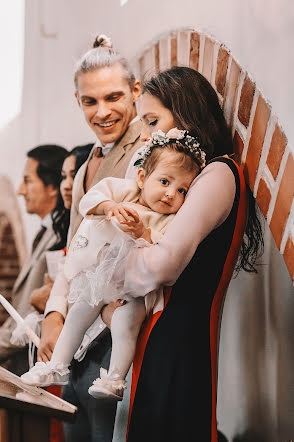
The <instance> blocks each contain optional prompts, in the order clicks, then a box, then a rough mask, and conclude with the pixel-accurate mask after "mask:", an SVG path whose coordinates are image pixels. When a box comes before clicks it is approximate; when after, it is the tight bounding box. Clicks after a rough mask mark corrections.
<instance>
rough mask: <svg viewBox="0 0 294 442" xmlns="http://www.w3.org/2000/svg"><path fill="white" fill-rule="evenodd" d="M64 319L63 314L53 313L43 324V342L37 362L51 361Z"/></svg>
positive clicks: (41, 342) (41, 341)
mask: <svg viewBox="0 0 294 442" xmlns="http://www.w3.org/2000/svg"><path fill="white" fill-rule="evenodd" d="M63 323H64V318H63V316H62V315H61V313H58V312H51V313H49V314H48V315H47V316H46V318H45V319H44V320H43V322H42V331H41V340H40V345H39V348H38V355H37V360H38V361H39V362H41V361H43V362H47V361H50V359H51V356H52V353H53V350H54V347H55V344H56V341H57V339H58V337H59V335H60V333H61V330H62V328H63Z"/></svg>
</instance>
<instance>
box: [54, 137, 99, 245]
mask: <svg viewBox="0 0 294 442" xmlns="http://www.w3.org/2000/svg"><path fill="white" fill-rule="evenodd" d="M92 147H93V144H85V145H81V146H76V147H74V148H73V149H72V150H71V151H69V152H68V154H67V155H66V158H67V157H69V156H71V155H74V156H75V173H77V171H78V170H79V168H80V167H81V165H82V164H83V163H84V162H85V161H86V159H87V158H88V156H89V153H90V151H91V149H92ZM61 179H62V178H60V181H61ZM51 217H52V228H53V230H54V233H55V235H56V237H57V241H56V243H55V244H54V245H53V246H52V247H51V249H50V250H60V249H63V248H64V247H65V246H66V240H67V233H68V228H69V222H70V209H66V208H65V207H64V203H63V199H62V196H61V193H60V191H59V192H58V196H57V202H56V206H55V209H54V210H53V212H52V213H51Z"/></svg>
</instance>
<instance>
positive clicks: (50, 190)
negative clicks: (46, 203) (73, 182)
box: [47, 184, 58, 198]
mask: <svg viewBox="0 0 294 442" xmlns="http://www.w3.org/2000/svg"><path fill="white" fill-rule="evenodd" d="M47 191H48V195H49V196H50V197H52V198H53V197H57V195H58V189H57V188H56V187H54V186H53V185H52V184H49V185H48V186H47Z"/></svg>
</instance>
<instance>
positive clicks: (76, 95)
mask: <svg viewBox="0 0 294 442" xmlns="http://www.w3.org/2000/svg"><path fill="white" fill-rule="evenodd" d="M75 97H76V100H77V102H78V105H79V107H81V102H80V98H79V94H78V93H77V92H75Z"/></svg>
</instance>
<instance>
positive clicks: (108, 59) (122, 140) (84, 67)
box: [38, 46, 142, 442]
mask: <svg viewBox="0 0 294 442" xmlns="http://www.w3.org/2000/svg"><path fill="white" fill-rule="evenodd" d="M75 85H76V98H77V102H78V105H79V106H80V107H81V110H82V111H83V114H84V117H85V119H86V121H87V123H88V125H89V126H90V128H91V129H92V130H93V132H94V133H95V135H96V138H97V142H96V143H95V145H94V147H93V149H92V152H91V153H90V155H89V158H88V161H87V162H86V163H85V164H84V165H83V166H82V167H81V169H80V170H79V172H78V173H77V175H76V177H75V181H74V187H73V202H72V208H71V221H70V229H69V235H68V243H69V242H70V240H71V238H72V237H73V235H74V234H75V232H76V231H77V228H78V226H79V224H80V222H81V220H82V217H81V215H80V214H79V211H78V208H79V202H80V199H81V198H82V196H83V195H84V194H85V192H87V191H88V190H89V188H90V187H92V186H93V185H94V184H96V183H97V182H98V181H100V180H101V179H103V178H105V177H107V176H115V177H118V178H122V177H124V176H125V172H126V169H127V167H128V164H129V162H130V159H131V157H132V156H133V154H134V152H135V151H136V150H137V149H138V148H139V147H140V146H141V144H142V143H141V142H140V139H139V136H140V129H141V124H140V122H139V121H138V117H136V101H137V100H138V99H139V96H140V83H139V82H138V81H136V80H135V78H134V75H133V73H132V71H131V70H130V68H129V66H128V63H127V62H126V60H125V59H124V58H122V57H121V56H120V55H119V54H118V53H116V52H114V51H113V50H112V49H109V48H106V47H101V46H100V47H97V48H94V49H92V50H90V51H88V52H87V53H86V54H85V56H84V57H83V58H82V59H81V61H80V63H79V64H78V67H77V70H76V74H75ZM66 312H67V299H64V298H63V297H60V296H58V295H54V290H53V291H52V296H51V295H50V298H49V300H48V302H47V306H46V310H45V315H46V318H45V320H44V321H43V324H42V337H41V344H40V347H39V352H38V360H40V361H45V362H46V361H48V360H50V358H51V355H52V351H53V349H54V346H55V343H56V340H57V338H58V336H59V334H60V332H61V330H62V327H63V322H64V318H65V316H66ZM97 321H98V322H97V324H96V327H97V328H98V330H103V334H102V335H101V337H100V338H99V340H97V341H96V342H95V343H94V346H93V344H92V347H91V348H90V349H89V350H88V352H87V354H86V356H85V357H84V352H83V348H80V350H79V357H78V359H79V361H81V362H77V361H74V362H73V364H72V367H71V377H70V382H69V384H68V385H67V386H66V387H65V388H64V391H63V398H64V399H65V400H67V401H69V402H71V403H74V404H75V405H77V406H78V415H77V420H76V423H75V424H65V425H64V430H65V439H66V441H67V442H69V441H70V442H75V441H80V440H83V441H85V442H86V441H92V440H93V441H94V440H95V441H97V442H99V441H101V442H108V441H112V433H113V424H114V419H115V413H116V404H115V403H111V402H107V401H96V400H95V399H93V398H92V397H91V396H90V395H89V394H88V388H89V387H90V385H91V384H92V382H93V380H94V379H96V378H97V377H98V376H99V372H100V367H104V368H106V369H107V368H108V366H109V359H110V352H111V336H110V332H109V330H108V329H107V328H106V327H105V324H104V323H103V322H102V320H101V318H100V317H99V318H98V320H97ZM96 330H97V329H96ZM96 335H97V333H96ZM93 336H94V337H95V333H94V334H90V335H89V336H87V335H86V337H85V338H86V343H87V345H86V348H87V346H88V344H89V343H90V342H91V341H92V339H93ZM83 357H84V358H83Z"/></svg>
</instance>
